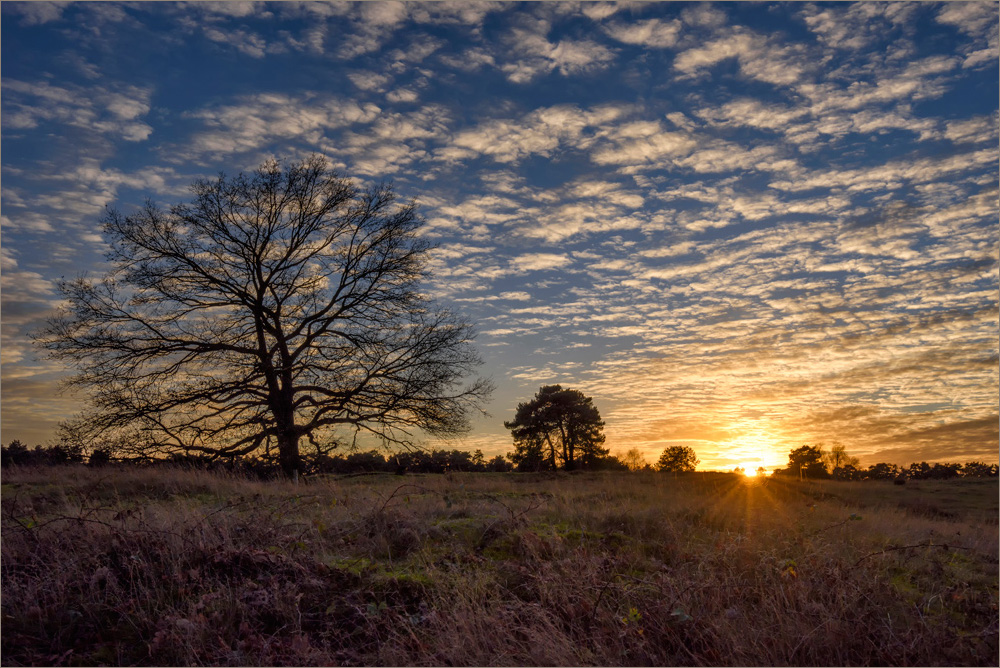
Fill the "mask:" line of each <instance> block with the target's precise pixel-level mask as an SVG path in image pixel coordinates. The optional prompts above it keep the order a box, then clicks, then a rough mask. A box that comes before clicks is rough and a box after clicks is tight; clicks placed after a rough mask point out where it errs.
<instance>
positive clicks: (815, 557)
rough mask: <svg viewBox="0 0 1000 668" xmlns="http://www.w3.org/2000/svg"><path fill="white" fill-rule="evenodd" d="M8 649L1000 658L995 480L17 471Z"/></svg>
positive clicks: (20, 653)
mask: <svg viewBox="0 0 1000 668" xmlns="http://www.w3.org/2000/svg"><path fill="white" fill-rule="evenodd" d="M2 482H3V485H2V488H3V498H2V521H3V525H2V530H3V547H2V614H3V625H2V655H3V663H4V665H101V664H105V665H240V666H243V665H333V664H345V665H996V662H997V651H998V650H997V629H998V612H997V604H998V590H997V584H998V583H997V564H998V559H997V557H998V535H997V498H998V495H997V480H996V479H995V478H989V479H972V478H968V479H957V480H945V481H931V480H921V481H913V480H911V481H909V482H908V483H907V484H906V485H893V484H892V483H891V482H881V481H866V482H840V481H832V480H830V481H809V480H806V481H799V480H795V479H791V478H784V479H782V478H773V477H772V478H768V479H759V478H748V477H745V476H739V475H734V474H711V473H694V474H678V475H673V474H664V473H656V472H631V473H630V472H583V473H563V472H559V473H543V474H519V473H448V474H440V475H431V474H407V475H402V476H400V475H392V474H373V475H353V476H316V477H313V478H311V479H308V482H307V483H305V482H303V483H300V484H298V485H295V484H292V483H291V482H284V481H281V482H263V481H257V480H251V479H245V478H242V477H239V476H236V475H232V474H224V473H218V472H216V473H211V472H206V471H198V470H183V469H173V468H148V469H142V468H116V467H113V466H112V467H104V468H96V467H95V468H87V467H83V466H75V465H67V466H47V467H7V468H5V469H4V471H3V480H2Z"/></svg>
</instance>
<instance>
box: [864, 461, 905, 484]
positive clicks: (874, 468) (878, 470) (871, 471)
mask: <svg viewBox="0 0 1000 668" xmlns="http://www.w3.org/2000/svg"><path fill="white" fill-rule="evenodd" d="M900 473H902V470H901V469H900V468H899V466H897V465H896V464H886V463H885V462H879V463H877V464H872V465H871V466H869V467H868V469H867V470H866V471H865V476H864V477H865V478H866V479H868V480H893V479H894V478H897V477H899V474H900Z"/></svg>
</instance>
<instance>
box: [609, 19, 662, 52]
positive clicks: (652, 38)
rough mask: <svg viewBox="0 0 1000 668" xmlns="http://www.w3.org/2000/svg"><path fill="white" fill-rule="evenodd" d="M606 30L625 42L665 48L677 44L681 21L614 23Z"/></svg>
mask: <svg viewBox="0 0 1000 668" xmlns="http://www.w3.org/2000/svg"><path fill="white" fill-rule="evenodd" d="M604 30H605V32H606V33H607V34H608V35H610V36H611V37H613V38H614V39H616V40H618V41H619V42H624V43H625V44H638V45H641V46H646V47H652V48H657V49H665V48H669V47H672V46H674V45H675V44H677V38H678V36H679V34H680V31H681V22H680V21H677V20H674V21H661V20H660V19H648V20H645V21H633V22H630V23H613V24H610V25H608V26H606V27H605V28H604Z"/></svg>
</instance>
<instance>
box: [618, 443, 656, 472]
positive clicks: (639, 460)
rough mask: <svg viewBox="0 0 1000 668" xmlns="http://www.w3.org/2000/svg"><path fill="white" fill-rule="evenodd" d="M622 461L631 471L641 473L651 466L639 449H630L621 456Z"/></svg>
mask: <svg viewBox="0 0 1000 668" xmlns="http://www.w3.org/2000/svg"><path fill="white" fill-rule="evenodd" d="M621 460H622V462H623V463H624V464H625V466H627V467H628V470H629V471H639V470H641V469H643V468H644V467H646V466H648V465H649V463H648V462H647V461H646V458H645V457H644V456H643V455H642V452H641V451H640V450H639V448H629V449H628V451H627V452H626V453H625V454H624V455H622V456H621Z"/></svg>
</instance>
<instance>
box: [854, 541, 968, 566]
mask: <svg viewBox="0 0 1000 668" xmlns="http://www.w3.org/2000/svg"><path fill="white" fill-rule="evenodd" d="M918 547H940V548H941V549H943V550H969V551H974V550H973V548H971V547H964V546H962V545H947V544H945V543H939V544H937V545H935V544H934V543H932V542H930V541H927V542H926V543H917V544H916V545H892V546H889V547H885V548H882V549H881V550H879V551H878V552H872V553H871V554H866V555H865V556H863V557H861V558H860V559H858V560H857V561H856V562H854V565H855V566H857V565H858V564H860V563H861V562H862V561H864V560H865V559H868V558H870V557H875V556H878V555H880V554H885V553H886V552H897V551H899V550H914V549H916V548H918Z"/></svg>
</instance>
